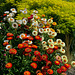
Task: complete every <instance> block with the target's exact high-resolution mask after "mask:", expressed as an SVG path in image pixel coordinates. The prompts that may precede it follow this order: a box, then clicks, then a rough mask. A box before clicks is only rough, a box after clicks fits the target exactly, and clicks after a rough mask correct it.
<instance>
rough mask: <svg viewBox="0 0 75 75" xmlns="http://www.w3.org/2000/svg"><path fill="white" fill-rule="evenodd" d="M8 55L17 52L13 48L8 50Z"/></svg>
mask: <svg viewBox="0 0 75 75" xmlns="http://www.w3.org/2000/svg"><path fill="white" fill-rule="evenodd" d="M9 53H10V54H16V53H17V50H16V49H14V48H13V49H10V50H9Z"/></svg>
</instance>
